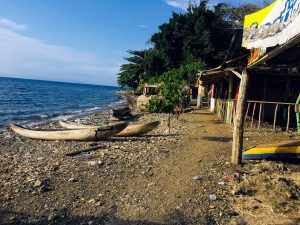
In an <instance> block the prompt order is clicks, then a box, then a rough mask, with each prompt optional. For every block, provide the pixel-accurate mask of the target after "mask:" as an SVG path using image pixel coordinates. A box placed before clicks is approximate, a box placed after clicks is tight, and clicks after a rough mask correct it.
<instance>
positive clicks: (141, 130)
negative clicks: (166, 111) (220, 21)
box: [59, 121, 160, 137]
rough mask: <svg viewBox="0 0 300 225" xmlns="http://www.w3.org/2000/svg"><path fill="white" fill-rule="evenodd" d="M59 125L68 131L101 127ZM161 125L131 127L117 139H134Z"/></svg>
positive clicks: (63, 123)
mask: <svg viewBox="0 0 300 225" xmlns="http://www.w3.org/2000/svg"><path fill="white" fill-rule="evenodd" d="M59 124H60V125H61V126H62V127H64V128H68V129H82V128H99V127H101V126H90V125H84V124H78V123H74V122H62V121H60V122H59ZM159 124H160V122H159V121H154V122H150V123H145V124H137V125H129V126H127V127H126V128H125V129H124V130H122V131H121V132H120V133H118V134H116V136H117V137H133V136H138V135H142V134H145V133H148V132H150V131H152V130H154V129H155V128H156V127H158V126H159Z"/></svg>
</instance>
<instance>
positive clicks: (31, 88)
mask: <svg viewBox="0 0 300 225" xmlns="http://www.w3.org/2000/svg"><path fill="white" fill-rule="evenodd" d="M117 90H119V88H118V87H110V86H101V85H88V84H74V83H64V82H54V81H40V80H29V79H17V78H6V77H0V129H3V128H5V127H7V126H8V125H9V124H11V123H17V124H23V125H28V126H30V125H33V124H38V123H45V122H49V121H57V120H63V119H68V118H71V117H74V116H78V115H83V114H89V113H93V112H97V111H105V110H108V109H109V108H115V107H118V106H120V105H124V104H126V99H125V98H124V97H122V96H120V95H117V94H114V93H113V92H114V91H117Z"/></svg>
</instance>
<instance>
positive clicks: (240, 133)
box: [231, 69, 249, 164]
mask: <svg viewBox="0 0 300 225" xmlns="http://www.w3.org/2000/svg"><path fill="white" fill-rule="evenodd" d="M248 83H249V75H248V73H247V70H246V69H244V70H243V72H242V79H241V83H240V89H239V97H238V101H237V109H236V116H235V122H234V127H233V140H232V155H231V162H232V163H233V164H240V163H241V162H242V150H243V137H244V117H245V114H244V111H245V106H246V100H247V99H246V94H247V88H248Z"/></svg>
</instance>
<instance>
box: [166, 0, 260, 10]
mask: <svg viewBox="0 0 300 225" xmlns="http://www.w3.org/2000/svg"><path fill="white" fill-rule="evenodd" d="M200 1H201V0H192V1H191V2H192V3H193V4H196V5H198V4H199V3H200ZM165 2H166V3H167V4H168V5H169V6H172V7H175V8H180V9H182V10H184V11H186V10H187V8H188V6H189V0H165ZM221 2H228V3H232V4H234V5H238V4H246V3H253V4H260V1H259V0H241V1H235V0H209V1H208V4H207V5H208V7H213V6H215V5H217V4H218V3H221Z"/></svg>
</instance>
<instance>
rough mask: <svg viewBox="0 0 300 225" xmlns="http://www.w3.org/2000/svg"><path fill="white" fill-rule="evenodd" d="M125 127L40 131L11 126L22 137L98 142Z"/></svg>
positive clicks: (120, 124) (119, 125)
mask: <svg viewBox="0 0 300 225" xmlns="http://www.w3.org/2000/svg"><path fill="white" fill-rule="evenodd" d="M125 127H127V123H119V124H116V125H112V126H103V127H98V128H85V129H63V130H60V129H51V130H40V129H28V128H25V127H22V126H19V125H11V129H12V130H13V131H14V132H15V133H17V134H19V135H21V136H24V137H27V138H31V139H39V140H49V141H97V140H101V139H106V138H109V137H112V136H115V135H116V134H117V133H119V132H121V131H122V130H123V129H124V128H125Z"/></svg>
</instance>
